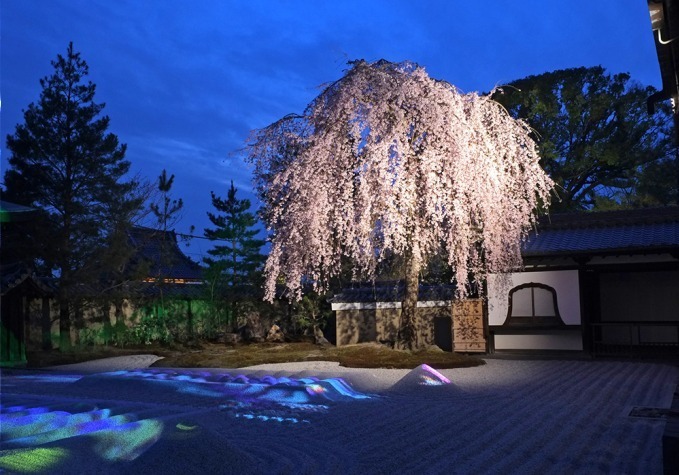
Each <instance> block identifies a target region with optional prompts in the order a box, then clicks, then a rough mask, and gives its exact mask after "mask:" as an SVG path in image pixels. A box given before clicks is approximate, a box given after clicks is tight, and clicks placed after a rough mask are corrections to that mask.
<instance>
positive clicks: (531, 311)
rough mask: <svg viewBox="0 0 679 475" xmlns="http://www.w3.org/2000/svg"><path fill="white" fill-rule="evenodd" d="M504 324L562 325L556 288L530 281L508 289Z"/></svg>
mask: <svg viewBox="0 0 679 475" xmlns="http://www.w3.org/2000/svg"><path fill="white" fill-rule="evenodd" d="M504 324H505V325H530V326H552V325H559V326H560V325H563V324H564V323H563V320H561V315H559V305H558V302H557V298H556V290H554V288H553V287H550V286H548V285H545V284H539V283H536V282H531V283H528V284H522V285H519V286H517V287H514V288H513V289H512V290H510V291H509V309H508V312H507V319H506V320H505V323H504Z"/></svg>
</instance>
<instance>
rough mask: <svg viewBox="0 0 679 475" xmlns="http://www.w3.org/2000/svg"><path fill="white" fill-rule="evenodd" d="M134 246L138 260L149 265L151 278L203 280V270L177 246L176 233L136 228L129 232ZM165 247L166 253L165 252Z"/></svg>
mask: <svg viewBox="0 0 679 475" xmlns="http://www.w3.org/2000/svg"><path fill="white" fill-rule="evenodd" d="M129 236H130V241H131V243H132V245H133V246H134V247H135V248H136V249H137V250H138V251H137V258H138V259H140V260H143V261H145V262H147V263H148V264H149V276H151V277H156V276H160V277H163V278H167V279H190V280H201V279H202V278H203V269H202V267H200V266H199V265H198V264H197V263H195V262H194V261H192V260H191V259H189V258H188V257H187V256H186V254H184V253H183V252H182V251H181V249H179V245H178V244H177V235H176V233H175V232H174V231H167V232H163V231H159V230H157V229H151V228H145V227H141V226H135V227H134V228H132V229H131V230H130V232H129ZM163 245H165V246H166V252H165V253H164V252H163Z"/></svg>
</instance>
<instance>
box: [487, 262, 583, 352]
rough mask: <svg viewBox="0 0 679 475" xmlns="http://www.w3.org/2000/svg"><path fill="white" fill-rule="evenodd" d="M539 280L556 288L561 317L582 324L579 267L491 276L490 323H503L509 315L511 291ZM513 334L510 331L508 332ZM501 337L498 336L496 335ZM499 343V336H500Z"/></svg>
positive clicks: (574, 323) (489, 284)
mask: <svg viewBox="0 0 679 475" xmlns="http://www.w3.org/2000/svg"><path fill="white" fill-rule="evenodd" d="M529 283H538V284H544V285H549V286H550V287H552V288H553V289H554V290H555V291H556V299H557V304H558V306H559V313H560V315H561V319H562V320H563V322H564V323H565V324H566V325H580V324H581V323H582V320H581V316H580V287H579V282H578V271H577V270H562V271H545V272H515V273H512V274H503V275H498V274H491V275H489V276H488V324H489V325H502V324H503V323H504V322H505V320H506V318H507V310H508V307H509V291H510V290H511V289H513V288H514V287H516V286H517V285H522V284H529ZM508 336H509V335H508ZM496 338H497V336H496ZM496 347H497V340H496Z"/></svg>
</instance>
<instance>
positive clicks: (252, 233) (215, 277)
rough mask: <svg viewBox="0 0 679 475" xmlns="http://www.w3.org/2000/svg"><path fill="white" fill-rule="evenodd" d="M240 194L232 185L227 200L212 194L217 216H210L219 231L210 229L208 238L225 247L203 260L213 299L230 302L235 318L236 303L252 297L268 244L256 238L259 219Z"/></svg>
mask: <svg viewBox="0 0 679 475" xmlns="http://www.w3.org/2000/svg"><path fill="white" fill-rule="evenodd" d="M237 191H238V190H237V189H236V188H235V187H234V185H233V181H232V182H231V187H230V188H229V190H228V194H227V198H226V199H222V198H220V197H219V196H217V195H216V194H215V193H214V192H210V194H211V196H212V206H214V208H215V209H216V210H217V213H210V212H208V218H209V219H210V222H211V223H212V224H213V225H214V226H215V228H213V229H209V228H206V229H205V237H207V238H208V239H212V240H215V241H220V242H224V243H225V244H215V246H214V248H213V249H210V250H209V251H207V252H208V254H210V256H212V257H206V258H204V259H203V261H204V262H205V263H206V264H207V265H208V266H209V269H208V272H207V274H208V276H209V279H210V287H211V289H212V292H211V297H212V299H218V298H221V299H224V300H226V302H227V303H228V306H229V309H230V313H231V315H230V316H231V318H233V309H234V304H235V302H236V301H238V300H242V299H244V298H245V299H247V298H248V297H249V296H251V295H252V288H253V287H254V285H253V284H255V281H256V279H257V273H258V271H259V270H260V269H261V266H262V264H263V262H264V259H265V258H264V256H262V255H261V254H260V249H261V248H262V246H263V245H264V243H265V241H264V240H262V239H257V237H256V236H257V235H258V234H259V230H258V229H255V228H254V226H256V224H257V218H256V216H255V215H254V214H253V213H251V212H250V211H249V209H250V206H251V204H250V200H247V199H242V200H241V199H238V198H236V193H237Z"/></svg>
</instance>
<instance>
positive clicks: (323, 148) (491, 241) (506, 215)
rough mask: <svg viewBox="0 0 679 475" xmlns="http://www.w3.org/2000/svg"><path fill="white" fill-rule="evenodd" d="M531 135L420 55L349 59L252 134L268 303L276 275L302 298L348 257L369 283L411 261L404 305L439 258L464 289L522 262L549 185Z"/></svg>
mask: <svg viewBox="0 0 679 475" xmlns="http://www.w3.org/2000/svg"><path fill="white" fill-rule="evenodd" d="M530 132H531V131H530V129H529V127H528V126H527V125H526V123H524V122H522V121H519V120H515V119H513V118H512V117H510V115H509V114H508V113H507V112H506V110H505V109H504V108H503V107H502V106H500V105H499V104H498V103H496V102H494V101H493V100H491V99H490V98H489V97H484V96H479V95H478V94H476V93H469V94H464V93H461V92H460V91H459V90H458V89H456V88H455V87H454V86H453V85H451V84H449V83H447V82H445V81H439V80H435V79H432V78H430V77H429V76H428V75H427V73H426V72H425V70H424V69H423V68H422V67H419V66H418V65H416V64H414V63H410V62H404V63H391V62H388V61H384V60H382V61H377V62H374V63H368V62H365V61H356V62H353V63H352V64H351V68H350V69H349V70H348V71H347V72H346V74H345V75H344V76H343V77H342V78H341V79H339V80H338V81H336V82H334V83H332V84H330V85H329V86H327V87H326V88H325V89H324V90H323V91H322V92H321V94H320V95H319V96H318V97H316V98H315V99H314V100H313V101H312V102H311V103H310V104H309V105H308V106H307V108H306V110H305V111H304V114H302V115H289V116H286V117H284V118H282V119H281V120H279V121H277V122H275V123H273V124H271V125H270V126H268V127H266V128H264V129H261V130H258V131H256V132H254V134H253V136H252V138H251V141H250V144H249V148H248V158H249V160H250V161H251V162H252V163H254V165H255V179H256V182H257V185H258V187H259V191H260V193H261V194H262V197H263V200H264V203H265V206H266V210H265V218H266V220H267V224H268V226H269V230H270V233H271V252H270V254H269V257H268V260H267V262H266V267H265V275H266V283H265V286H266V287H265V291H266V298H267V299H273V297H274V293H275V286H276V283H277V282H279V279H280V278H282V279H283V280H284V282H285V285H286V286H287V287H288V289H289V290H290V291H292V293H293V295H294V296H295V297H296V298H300V297H301V283H302V282H303V281H304V280H305V279H306V280H308V281H310V282H312V283H313V284H314V285H315V286H316V287H317V288H320V289H321V290H322V289H323V288H324V287H325V286H326V285H327V283H328V281H329V279H330V278H332V277H333V276H335V275H336V274H337V273H338V272H339V271H340V267H341V266H340V264H341V262H340V261H341V256H343V255H344V256H348V257H350V258H351V260H352V261H353V262H354V264H355V268H356V272H357V273H358V274H360V275H361V276H362V277H368V278H371V277H374V276H375V269H376V266H377V264H378V263H379V262H380V261H381V260H382V259H384V258H385V257H386V256H388V255H391V254H396V255H403V256H405V257H406V262H407V264H406V270H405V274H406V275H405V279H406V298H405V300H406V301H405V302H404V307H403V308H404V313H405V312H406V310H407V309H406V307H409V306H411V305H412V307H413V309H414V305H415V304H416V301H417V276H418V272H419V270H420V269H421V267H422V266H423V265H425V264H426V262H427V260H428V259H429V258H430V257H431V256H433V255H435V254H437V253H441V252H443V253H444V254H445V256H446V259H447V262H448V264H449V265H450V266H451V268H452V269H453V271H454V275H455V282H456V283H457V293H458V296H459V297H464V296H465V295H466V294H467V292H468V289H467V286H466V284H467V283H468V282H470V281H471V282H473V281H476V282H479V281H481V280H482V279H483V278H484V276H485V275H486V273H487V272H498V271H502V270H507V269H510V268H513V267H515V266H517V265H520V262H521V259H520V243H521V240H522V238H523V237H525V235H526V232H527V231H528V229H529V228H530V226H531V225H532V223H533V222H534V219H535V212H536V210H537V209H538V208H539V207H540V206H544V205H546V204H547V203H548V201H549V195H550V191H551V188H552V186H553V183H552V181H551V180H550V178H549V177H548V176H547V175H546V174H545V173H544V171H543V170H542V168H541V167H540V165H539V164H538V158H539V157H538V152H537V147H536V144H535V142H534V141H533V139H532V138H531V134H530ZM470 278H471V280H470ZM409 289H410V290H409ZM413 292H414V303H412V302H410V303H409V300H408V299H409V296H410V300H412V294H413ZM407 320H408V318H407V317H406V323H405V325H406V326H407V325H408V321H407ZM406 333H407V332H406Z"/></svg>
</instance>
